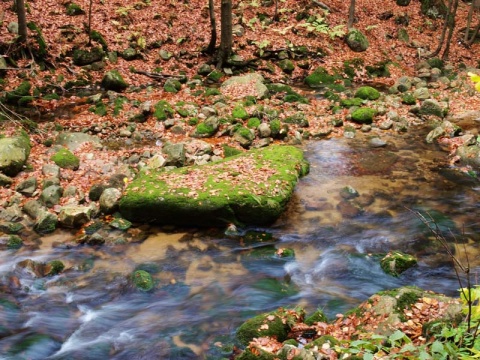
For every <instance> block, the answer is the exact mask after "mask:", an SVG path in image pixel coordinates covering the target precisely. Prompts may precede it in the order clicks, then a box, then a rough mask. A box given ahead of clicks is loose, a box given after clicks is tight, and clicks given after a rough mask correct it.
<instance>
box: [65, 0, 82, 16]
mask: <svg viewBox="0 0 480 360" xmlns="http://www.w3.org/2000/svg"><path fill="white" fill-rule="evenodd" d="M66 7H67V15H70V16H76V15H83V14H85V11H84V10H83V9H82V8H81V7H80V5H78V4H75V3H69V4H67V5H66Z"/></svg>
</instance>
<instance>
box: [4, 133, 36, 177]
mask: <svg viewBox="0 0 480 360" xmlns="http://www.w3.org/2000/svg"><path fill="white" fill-rule="evenodd" d="M30 149H31V145H30V139H29V137H28V135H27V134H26V133H24V134H22V135H18V136H14V137H4V138H0V172H2V173H3V174H4V175H7V176H16V175H17V174H18V173H19V172H20V171H22V170H23V167H24V165H25V163H26V162H27V159H28V156H29V155H30Z"/></svg>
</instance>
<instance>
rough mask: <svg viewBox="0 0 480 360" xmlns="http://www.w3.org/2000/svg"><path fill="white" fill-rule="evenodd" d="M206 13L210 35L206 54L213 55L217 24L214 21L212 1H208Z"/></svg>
mask: <svg viewBox="0 0 480 360" xmlns="http://www.w3.org/2000/svg"><path fill="white" fill-rule="evenodd" d="M208 12H209V15H210V26H211V35H210V43H209V44H208V47H207V50H206V53H207V54H213V53H214V52H215V46H216V45H217V22H216V21H215V9H214V7H213V0H208Z"/></svg>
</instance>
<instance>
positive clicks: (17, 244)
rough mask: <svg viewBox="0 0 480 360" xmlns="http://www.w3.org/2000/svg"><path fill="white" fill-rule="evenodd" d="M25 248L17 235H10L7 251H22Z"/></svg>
mask: <svg viewBox="0 0 480 360" xmlns="http://www.w3.org/2000/svg"><path fill="white" fill-rule="evenodd" d="M22 246H23V240H22V239H21V238H20V237H19V236H17V235H10V236H9V237H8V241H7V249H20V248H21V247H22Z"/></svg>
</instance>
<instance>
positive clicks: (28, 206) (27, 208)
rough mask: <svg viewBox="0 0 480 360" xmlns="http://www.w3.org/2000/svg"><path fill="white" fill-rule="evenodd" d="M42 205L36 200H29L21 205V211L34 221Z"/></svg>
mask: <svg viewBox="0 0 480 360" xmlns="http://www.w3.org/2000/svg"><path fill="white" fill-rule="evenodd" d="M42 208H43V205H42V204H41V203H40V201H38V200H29V201H27V202H26V203H25V204H24V205H23V211H24V212H25V213H26V214H27V215H28V216H30V217H31V218H32V219H36V218H37V217H38V214H39V213H40V210H41V209H42Z"/></svg>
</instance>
